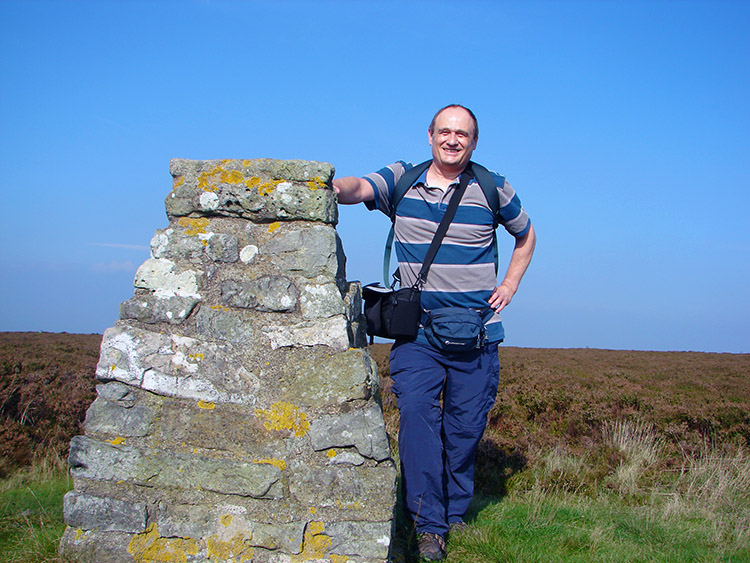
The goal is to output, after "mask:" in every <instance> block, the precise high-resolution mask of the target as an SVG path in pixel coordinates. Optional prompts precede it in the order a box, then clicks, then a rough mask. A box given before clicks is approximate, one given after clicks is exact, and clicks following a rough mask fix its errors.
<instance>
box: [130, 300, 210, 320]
mask: <svg viewBox="0 0 750 563" xmlns="http://www.w3.org/2000/svg"><path fill="white" fill-rule="evenodd" d="M199 302H200V299H199V298H198V297H194V296H189V297H187V296H178V295H170V296H162V295H160V294H158V293H142V294H140V295H136V296H135V297H133V298H131V299H128V300H127V301H123V302H122V303H121V304H120V318H121V319H133V320H137V321H141V322H143V323H147V324H154V323H169V324H180V323H182V322H183V321H184V320H185V319H186V318H188V316H190V313H192V312H193V309H194V308H195V306H196V305H197V304H198V303H199Z"/></svg>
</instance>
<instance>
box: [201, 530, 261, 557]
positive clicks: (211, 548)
mask: <svg viewBox="0 0 750 563" xmlns="http://www.w3.org/2000/svg"><path fill="white" fill-rule="evenodd" d="M250 539H251V538H250V537H249V536H246V535H245V534H242V533H239V534H237V535H236V536H234V537H233V538H232V539H231V540H229V541H222V540H220V539H219V538H218V537H217V536H211V537H208V538H206V548H207V549H206V551H207V553H208V559H209V561H222V562H224V561H227V562H230V561H231V562H232V563H240V562H241V561H252V560H253V548H252V547H251V546H249V545H248V544H247V543H246V542H248V541H250Z"/></svg>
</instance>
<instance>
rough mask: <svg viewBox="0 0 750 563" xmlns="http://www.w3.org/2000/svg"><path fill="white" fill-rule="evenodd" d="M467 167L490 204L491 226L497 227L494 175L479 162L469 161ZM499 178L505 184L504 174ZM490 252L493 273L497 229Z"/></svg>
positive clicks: (498, 222) (497, 210)
mask: <svg viewBox="0 0 750 563" xmlns="http://www.w3.org/2000/svg"><path fill="white" fill-rule="evenodd" d="M469 167H470V168H471V170H472V172H473V173H474V177H475V178H476V179H477V182H479V186H480V187H481V188H482V192H483V193H484V197H485V198H486V199H487V205H489V206H490V210H491V211H492V222H493V227H494V228H495V229H497V226H498V225H499V224H500V196H499V195H498V194H497V184H496V183H495V177H494V176H493V175H492V173H491V172H490V171H489V170H487V169H486V168H485V167H484V166H482V165H481V164H477V163H476V162H473V161H472V162H469ZM500 180H501V182H502V183H503V184H505V176H500ZM492 252H493V254H494V256H495V274H497V271H498V254H499V252H498V248H497V231H496V230H495V231H493V233H492Z"/></svg>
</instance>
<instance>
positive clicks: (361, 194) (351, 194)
mask: <svg viewBox="0 0 750 563" xmlns="http://www.w3.org/2000/svg"><path fill="white" fill-rule="evenodd" d="M333 188H334V189H335V190H336V193H337V194H338V197H339V203H362V202H363V201H372V200H373V199H375V191H374V190H373V189H372V186H371V185H370V182H368V181H367V180H365V179H364V178H357V177H356V176H344V177H343V178H336V179H335V180H334V181H333Z"/></svg>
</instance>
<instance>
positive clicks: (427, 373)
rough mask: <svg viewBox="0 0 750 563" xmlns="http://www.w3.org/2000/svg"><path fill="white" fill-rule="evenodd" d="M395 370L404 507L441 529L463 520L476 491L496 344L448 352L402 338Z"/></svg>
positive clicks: (419, 522) (496, 368)
mask: <svg viewBox="0 0 750 563" xmlns="http://www.w3.org/2000/svg"><path fill="white" fill-rule="evenodd" d="M390 371H391V377H392V379H393V387H392V390H393V393H394V394H395V396H396V400H397V403H398V409H399V412H400V413H401V424H400V427H399V434H398V446H399V456H400V458H401V479H402V492H403V504H404V510H405V511H406V514H407V516H409V517H410V518H411V519H412V520H413V521H414V523H415V525H416V528H417V532H419V533H421V532H432V533H436V534H441V535H442V534H445V532H447V531H448V527H449V524H452V523H454V522H461V521H462V520H463V516H464V514H465V513H466V510H467V509H468V507H469V503H470V502H471V498H472V496H473V494H474V460H475V457H476V452H477V446H478V445H479V440H480V439H481V437H482V434H483V433H484V429H485V427H486V426H487V414H488V413H489V410H490V409H491V408H492V405H493V403H494V402H495V396H496V395H497V385H498V378H499V372H500V362H499V359H498V355H497V344H488V345H486V346H484V347H483V348H481V349H479V350H474V351H471V352H466V353H462V354H445V353H441V352H439V351H438V350H436V349H435V348H433V347H432V346H429V345H426V344H421V343H419V342H396V343H395V344H394V345H393V347H392V348H391V354H390ZM441 399H442V402H441Z"/></svg>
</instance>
